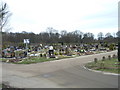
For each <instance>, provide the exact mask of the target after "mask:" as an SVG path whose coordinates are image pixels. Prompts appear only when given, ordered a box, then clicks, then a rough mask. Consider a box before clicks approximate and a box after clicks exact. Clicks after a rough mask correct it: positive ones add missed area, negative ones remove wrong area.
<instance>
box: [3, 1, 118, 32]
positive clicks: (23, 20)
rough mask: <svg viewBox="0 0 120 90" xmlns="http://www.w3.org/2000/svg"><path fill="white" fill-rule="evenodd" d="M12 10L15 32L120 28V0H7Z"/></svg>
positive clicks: (108, 30)
mask: <svg viewBox="0 0 120 90" xmlns="http://www.w3.org/2000/svg"><path fill="white" fill-rule="evenodd" d="M4 1H6V2H7V4H8V5H9V9H10V11H11V12H12V17H11V19H10V24H11V27H12V28H13V29H12V30H11V32H21V31H27V32H34V33H40V32H42V31H46V28H47V27H53V28H54V29H56V30H59V31H61V30H67V31H68V32H71V31H74V30H80V31H82V32H84V33H85V32H91V33H93V34H97V33H98V32H103V33H107V32H110V33H114V32H117V31H118V1H119V0H4Z"/></svg>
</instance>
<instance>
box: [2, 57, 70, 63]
mask: <svg viewBox="0 0 120 90" xmlns="http://www.w3.org/2000/svg"><path fill="white" fill-rule="evenodd" d="M65 58H72V56H59V57H58V58H46V57H30V58H24V59H23V58H22V59H10V58H3V59H2V58H1V59H0V61H2V62H7V63H14V64H32V63H40V62H46V61H53V60H60V59H65Z"/></svg>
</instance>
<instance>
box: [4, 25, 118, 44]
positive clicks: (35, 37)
mask: <svg viewBox="0 0 120 90" xmlns="http://www.w3.org/2000/svg"><path fill="white" fill-rule="evenodd" d="M116 35H118V32H117V33H116ZM23 39H30V43H45V44H52V43H60V42H63V43H68V44H69V43H78V44H80V43H95V42H99V43H100V42H105V43H117V42H118V40H117V37H114V36H113V35H112V34H111V33H109V32H108V33H106V34H105V35H103V33H102V32H98V37H97V38H95V35H94V34H93V33H90V32H86V33H83V32H81V31H80V30H75V31H72V32H67V31H66V30H63V31H61V32H60V33H59V32H58V30H55V29H53V28H51V27H49V28H47V30H46V31H45V32H41V33H39V34H35V33H33V32H26V31H22V32H21V33H13V32H9V33H8V32H7V33H6V32H2V42H3V44H9V43H14V44H15V43H16V44H18V43H23Z"/></svg>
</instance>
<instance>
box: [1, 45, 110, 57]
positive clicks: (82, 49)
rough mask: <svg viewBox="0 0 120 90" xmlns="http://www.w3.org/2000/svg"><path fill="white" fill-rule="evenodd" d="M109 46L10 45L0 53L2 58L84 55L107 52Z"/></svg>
mask: <svg viewBox="0 0 120 90" xmlns="http://www.w3.org/2000/svg"><path fill="white" fill-rule="evenodd" d="M107 51H109V48H105V47H103V46H101V45H100V44H89V45H88V44H80V45H61V44H57V45H42V44H39V45H36V46H30V47H29V48H27V49H26V48H17V47H14V46H10V47H8V48H6V49H4V50H2V53H1V54H0V57H1V58H16V59H19V58H20V59H21V58H28V57H45V58H59V57H61V56H63V57H64V56H82V55H91V54H96V53H100V52H107Z"/></svg>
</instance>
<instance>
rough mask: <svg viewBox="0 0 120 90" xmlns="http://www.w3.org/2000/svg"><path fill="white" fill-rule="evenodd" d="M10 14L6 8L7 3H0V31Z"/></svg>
mask: <svg viewBox="0 0 120 90" xmlns="http://www.w3.org/2000/svg"><path fill="white" fill-rule="evenodd" d="M10 16H11V13H10V11H9V10H8V5H7V3H3V2H1V3H0V31H1V32H2V31H3V28H4V27H5V26H6V25H7V24H8V19H9V17H10ZM7 30H8V28H7V29H6V31H7Z"/></svg>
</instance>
